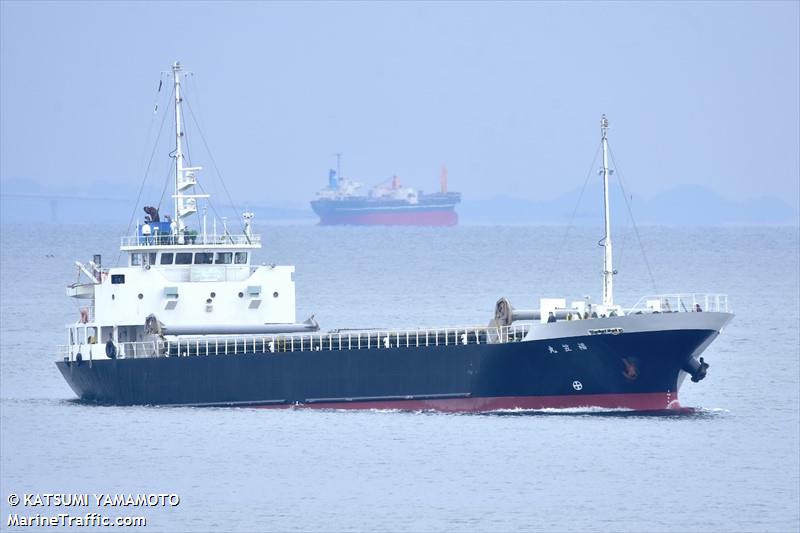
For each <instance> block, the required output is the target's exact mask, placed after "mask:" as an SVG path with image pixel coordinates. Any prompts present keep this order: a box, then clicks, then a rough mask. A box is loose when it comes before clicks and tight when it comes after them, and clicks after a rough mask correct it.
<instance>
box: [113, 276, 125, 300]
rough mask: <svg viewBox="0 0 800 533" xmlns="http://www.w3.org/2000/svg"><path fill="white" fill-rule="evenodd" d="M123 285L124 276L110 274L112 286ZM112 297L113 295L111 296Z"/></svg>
mask: <svg viewBox="0 0 800 533" xmlns="http://www.w3.org/2000/svg"><path fill="white" fill-rule="evenodd" d="M123 283H125V274H111V284H112V285H122V284H123ZM111 296H112V297H113V296H114V295H113V294H112V295H111Z"/></svg>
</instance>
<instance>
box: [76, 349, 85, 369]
mask: <svg viewBox="0 0 800 533" xmlns="http://www.w3.org/2000/svg"><path fill="white" fill-rule="evenodd" d="M81 361H83V356H82V355H81V352H78V355H76V356H75V362H76V363H77V364H78V366H81Z"/></svg>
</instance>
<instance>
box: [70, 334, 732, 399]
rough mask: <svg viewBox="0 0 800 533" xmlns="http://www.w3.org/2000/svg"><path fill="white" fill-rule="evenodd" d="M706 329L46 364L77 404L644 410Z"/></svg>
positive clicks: (671, 390) (670, 388)
mask: <svg viewBox="0 0 800 533" xmlns="http://www.w3.org/2000/svg"><path fill="white" fill-rule="evenodd" d="M716 335H717V331H712V330H678V331H651V332H639V333H626V334H624V335H592V336H586V337H570V338H564V339H550V340H538V341H526V342H509V343H502V344H477V345H476V344H470V345H456V346H437V347H419V348H416V347H415V348H380V349H376V348H374V347H373V348H372V349H370V350H366V349H362V350H355V349H353V350H324V351H305V352H297V351H295V352H285V353H245V354H238V355H201V356H188V357H174V356H173V357H158V358H141V359H121V360H105V359H104V360H96V361H91V362H90V361H86V360H84V361H83V362H82V363H80V364H78V363H75V362H72V363H67V362H63V361H62V362H58V363H57V365H58V368H59V370H60V371H61V373H62V374H63V376H64V378H65V379H66V380H67V382H68V383H69V385H70V387H72V389H73V390H74V391H75V393H76V394H77V395H78V396H79V397H80V398H81V399H82V400H87V401H94V402H98V403H103V404H115V405H137V404H141V405H197V406H203V405H205V406H210V405H241V406H244V405H251V406H265V407H280V406H306V407H332V408H340V407H347V408H376V407H377V408H380V407H385V408H400V409H440V410H450V411H487V410H493V409H513V408H534V409H536V408H548V407H554V408H559V407H579V406H598V407H608V408H615V407H619V408H629V409H636V410H653V409H667V408H671V407H675V406H676V405H677V399H678V395H677V391H678V388H679V386H680V381H682V379H681V376H680V372H681V368H682V367H685V365H686V362H687V360H688V359H690V358H691V357H692V356H693V355H697V353H699V351H701V350H702V349H703V348H704V347H705V346H707V344H708V343H709V342H710V341H711V340H712V339H713V338H714V337H716ZM564 345H566V346H567V347H568V348H569V349H566V348H565V346H564ZM554 351H555V353H554ZM696 352H697V353H696Z"/></svg>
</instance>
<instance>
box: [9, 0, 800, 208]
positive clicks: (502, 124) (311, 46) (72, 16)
mask: <svg viewBox="0 0 800 533" xmlns="http://www.w3.org/2000/svg"><path fill="white" fill-rule="evenodd" d="M799 5H800V3H798V2H796V1H786V2H723V1H714V2H706V3H693V2H668V3H654V2H642V3H635V2H619V3H579V2H569V3H555V2H542V3H537V2H527V3H481V2H467V3H457V2H442V3H433V2H414V3H411V2H408V3H390V2H374V3H359V2H344V3H335V2H322V3H314V2H295V3H277V2H275V3H257V2H231V3H217V2H198V3H193V2H177V3H166V2H152V3H133V2H131V3H125V2H85V3H83V2H65V1H61V2H53V3H49V2H11V1H7V0H3V1H2V2H1V3H0V6H1V7H0V10H1V11H0V14H1V15H2V17H1V22H2V28H1V29H2V31H1V32H0V39H1V40H2V41H1V42H2V51H1V53H0V69H1V70H0V73H1V79H0V89H1V90H0V104H1V105H2V113H1V114H0V122H1V127H0V147H1V148H2V152H1V153H0V177H1V178H2V180H3V182H4V183H5V184H6V187H8V185H9V183H10V181H9V180H32V181H33V182H39V183H41V184H42V185H43V186H44V187H46V189H47V190H58V191H62V192H63V191H69V190H70V189H71V188H74V187H77V188H79V189H86V188H88V187H90V186H92V185H93V186H96V188H97V189H96V190H97V194H98V195H102V196H116V195H115V194H114V192H115V191H116V190H119V187H120V185H119V184H124V187H126V188H135V187H137V186H138V185H139V183H140V182H141V181H142V177H143V175H144V168H145V165H146V162H147V156H148V155H149V150H150V147H152V143H153V140H154V138H155V132H156V131H157V130H158V125H159V123H160V118H161V115H160V114H159V115H154V114H153V105H154V103H155V102H156V97H157V93H156V89H157V86H158V81H159V76H160V74H161V71H164V70H168V68H169V65H170V64H171V63H172V62H173V61H174V60H176V59H179V60H181V61H182V62H183V64H184V65H186V67H187V69H188V70H191V71H192V72H194V73H195V75H194V78H193V82H192V83H193V84H194V85H193V86H190V87H189V89H190V94H189V97H190V98H192V97H194V100H192V101H193V102H194V103H193V106H194V108H193V109H194V111H195V112H196V113H197V114H198V118H199V120H200V123H201V125H202V127H203V131H204V133H205V136H206V140H207V141H208V143H209V145H210V146H211V152H212V154H213V156H214V158H215V160H216V162H217V164H218V166H219V167H220V170H221V171H222V175H223V176H224V178H225V181H226V183H227V186H228V188H229V189H230V191H231V193H232V195H233V196H234V197H235V199H242V198H246V199H248V200H249V201H253V202H262V203H267V204H274V205H287V206H303V205H306V202H307V201H308V200H309V199H310V198H311V197H312V196H313V194H314V192H315V191H316V190H317V189H318V188H320V187H322V186H324V185H325V182H326V179H327V171H328V168H330V167H333V166H335V157H334V156H333V154H334V153H336V152H342V153H343V154H344V156H343V170H344V174H345V175H347V176H350V177H352V178H354V179H357V180H359V181H361V182H364V183H365V184H375V183H378V182H380V181H382V180H384V179H387V178H390V177H391V176H392V174H397V175H399V176H400V177H401V179H402V180H403V181H404V183H406V184H408V185H414V186H416V187H418V188H422V189H426V190H431V189H435V188H436V187H437V186H438V176H439V171H440V167H441V165H442V164H446V165H447V167H448V169H449V175H450V185H451V189H453V190H460V191H462V192H463V193H464V195H465V198H475V199H483V198H490V197H493V196H497V195H512V196H516V197H520V198H528V199H538V200H541V199H548V198H553V197H556V196H558V195H559V194H562V193H564V192H566V191H571V190H574V189H577V188H580V187H581V185H582V184H583V181H584V178H585V176H586V172H587V170H588V167H589V165H590V163H591V162H592V157H593V155H594V152H595V149H596V147H597V143H598V135H599V128H598V122H599V119H600V115H601V114H602V113H607V114H608V116H609V119H610V121H611V143H612V144H611V146H612V149H613V150H614V153H615V155H616V158H617V162H618V163H619V165H620V166H621V167H622V171H623V174H624V176H625V178H626V181H627V185H628V187H629V188H631V189H633V191H635V192H636V193H638V194H642V195H645V196H652V195H654V194H656V193H658V192H661V191H664V190H667V189H670V188H672V187H674V186H676V185H680V184H700V185H703V186H706V187H708V188H711V189H713V190H714V191H717V192H718V193H720V194H722V195H723V196H726V197H728V198H731V199H745V198H750V197H755V196H764V195H767V196H776V197H780V198H781V199H783V200H784V201H786V202H788V203H789V204H791V205H792V206H795V207H796V206H798V203H799V202H798V197H799V196H800V185H799V183H800V162H799V161H800V155H799V154H800V138H799V137H800V134H799V130H800V109H799V100H800V73H799V68H800V67H799V66H798V65H800V57H799V55H800V37H799V36H798V26H799V25H800V22H798V21H799V20H800V10H799V8H798V6H799ZM192 89H193V90H194V92H193V93H192V92H191V90H192ZM165 94H166V93H162V96H164V95H165ZM162 110H163V107H162ZM167 125H169V119H168V121H167ZM148 128H151V129H148ZM148 131H149V132H150V135H149V137H148ZM170 142H171V141H170ZM191 147H192V153H193V156H194V157H193V159H194V163H197V164H202V165H203V166H204V167H205V168H206V169H207V171H205V172H204V177H203V176H201V179H205V181H206V182H207V183H209V184H210V182H211V181H212V178H213V176H214V173H213V172H212V171H211V169H212V165H211V161H210V160H209V158H208V157H207V156H206V155H205V154H204V153H203V151H202V150H200V149H201V148H202V140H201V139H199V138H198V137H197V136H194V137H192V138H191ZM168 165H169V161H168V159H167V158H166V154H165V153H159V154H158V155H157V159H156V160H155V162H154V165H153V171H152V173H151V177H150V185H149V186H148V189H147V190H148V193H149V194H158V191H160V190H161V186H162V184H163V182H164V176H165V175H166V174H165V172H166V170H167V168H168ZM213 179H216V178H213ZM209 188H212V187H209ZM152 191H157V192H155V193H153V192H152Z"/></svg>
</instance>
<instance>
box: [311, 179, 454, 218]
mask: <svg viewBox="0 0 800 533" xmlns="http://www.w3.org/2000/svg"><path fill="white" fill-rule="evenodd" d="M360 188H361V184H360V183H358V182H355V181H353V180H350V179H348V178H345V177H342V176H340V175H339V174H338V173H337V171H336V170H331V171H330V174H329V178H328V186H327V187H326V188H324V189H322V190H321V191H319V192H317V197H316V199H315V200H314V201H312V202H311V208H312V209H313V210H314V212H315V213H316V214H317V215H318V216H319V219H320V224H322V225H334V224H348V225H404V226H409V225H410V226H454V225H456V224H458V213H456V211H455V206H456V205H457V204H458V203H459V202H461V193H458V192H448V190H447V169H446V168H442V175H441V190H440V191H439V192H437V193H430V194H425V193H423V192H422V191H418V190H416V189H414V188H413V187H404V186H402V185H401V183H400V178H398V177H397V176H393V177H392V179H391V183H390V184H388V185H387V184H380V185H377V186H375V187H373V188H371V189H370V190H369V192H368V194H367V195H359V194H358V190H359V189H360Z"/></svg>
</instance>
